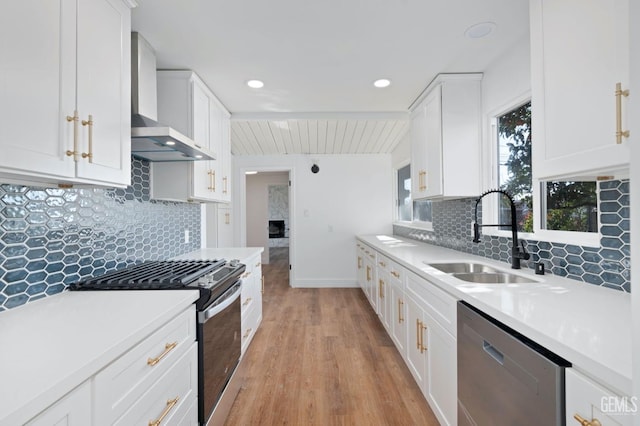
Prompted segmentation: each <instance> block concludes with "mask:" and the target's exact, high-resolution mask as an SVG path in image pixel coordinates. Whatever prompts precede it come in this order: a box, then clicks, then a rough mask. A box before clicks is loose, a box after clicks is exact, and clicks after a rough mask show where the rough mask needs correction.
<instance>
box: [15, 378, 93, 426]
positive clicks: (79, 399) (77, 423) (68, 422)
mask: <svg viewBox="0 0 640 426" xmlns="http://www.w3.org/2000/svg"><path fill="white" fill-rule="evenodd" d="M90 424H91V383H90V382H89V381H87V382H85V383H83V384H82V385H80V386H79V387H77V388H75V389H74V390H72V391H71V392H70V393H69V394H67V395H66V396H65V397H63V398H62V399H60V400H59V401H58V402H56V403H55V404H53V405H52V406H51V407H49V408H47V409H46V410H45V411H44V412H43V413H41V414H39V415H37V416H36V417H35V418H34V419H33V420H31V421H29V422H28V423H27V426H52V425H55V426H86V425H90Z"/></svg>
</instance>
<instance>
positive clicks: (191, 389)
mask: <svg viewBox="0 0 640 426" xmlns="http://www.w3.org/2000/svg"><path fill="white" fill-rule="evenodd" d="M197 388H198V351H197V344H196V343H195V342H193V343H192V344H191V346H190V347H189V349H188V350H187V352H186V353H183V354H182V356H181V357H180V358H179V359H178V360H177V361H176V362H175V363H174V364H173V365H172V366H171V368H170V369H169V370H168V371H167V372H166V373H165V374H163V375H162V376H161V377H160V378H159V379H158V381H157V382H156V383H154V384H153V386H150V387H149V388H148V390H147V389H145V390H147V392H146V393H144V394H143V395H142V397H141V398H140V399H139V400H137V402H136V403H135V404H134V405H133V406H131V408H130V409H129V410H127V412H126V413H125V414H124V415H123V416H122V417H120V418H119V419H118V420H117V421H116V422H115V423H114V425H120V426H128V425H148V424H152V422H154V421H157V420H158V419H159V418H160V417H162V416H163V414H165V413H166V415H165V416H164V418H163V419H162V424H165V425H173V424H175V425H177V424H180V425H182V424H195V423H197V421H198V416H197V412H195V411H194V410H191V412H192V413H195V416H194V417H192V418H191V419H188V421H187V422H185V423H180V422H179V421H178V420H179V419H184V417H185V415H186V414H187V413H188V412H189V410H190V409H191V406H192V405H193V404H194V402H195V400H196V397H197Z"/></svg>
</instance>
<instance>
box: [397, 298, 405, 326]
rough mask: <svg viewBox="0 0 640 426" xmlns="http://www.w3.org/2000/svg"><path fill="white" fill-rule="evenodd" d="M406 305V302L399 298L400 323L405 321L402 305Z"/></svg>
mask: <svg viewBox="0 0 640 426" xmlns="http://www.w3.org/2000/svg"><path fill="white" fill-rule="evenodd" d="M403 305H404V302H403V301H402V299H398V323H399V324H402V322H403V321H404V318H402V306H403Z"/></svg>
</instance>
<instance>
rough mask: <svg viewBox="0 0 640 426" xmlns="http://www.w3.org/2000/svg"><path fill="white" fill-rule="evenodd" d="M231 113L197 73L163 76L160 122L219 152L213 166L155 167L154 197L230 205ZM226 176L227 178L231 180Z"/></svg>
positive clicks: (193, 163) (190, 163) (169, 164)
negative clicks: (228, 126)
mask: <svg viewBox="0 0 640 426" xmlns="http://www.w3.org/2000/svg"><path fill="white" fill-rule="evenodd" d="M229 117H230V115H229V112H228V111H227V110H226V109H225V108H224V106H223V105H222V104H221V103H220V101H218V99H217V98H216V97H215V95H214V94H213V93H212V92H211V91H210V90H209V88H208V87H207V86H206V85H205V84H204V82H203V81H202V80H201V79H200V78H199V77H198V76H197V75H196V74H195V73H194V72H193V71H158V122H160V123H163V124H167V125H170V126H171V127H173V128H175V129H176V130H178V131H179V132H181V133H183V134H184V135H186V136H188V137H189V138H191V139H193V141H194V142H195V144H196V146H198V147H204V148H206V149H208V150H209V151H211V152H213V153H214V155H215V157H216V159H215V160H211V161H177V162H156V163H153V164H152V179H151V187H152V198H154V199H160V200H171V201H218V202H228V201H229V200H230V191H229V181H228V170H229V169H230V166H229V165H227V164H226V162H228V161H229V160H230V154H229V153H228V152H226V151H229V149H230V143H229V142H228V141H225V138H226V139H227V140H228V139H229V137H230V133H229V131H226V132H225V131H224V125H225V120H226V123H227V125H228V121H229ZM225 173H227V174H226V175H225Z"/></svg>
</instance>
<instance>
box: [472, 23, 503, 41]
mask: <svg viewBox="0 0 640 426" xmlns="http://www.w3.org/2000/svg"><path fill="white" fill-rule="evenodd" d="M496 28H497V25H496V24H495V23H494V22H480V23H479V24H475V25H472V26H470V27H469V28H467V29H466V30H465V32H464V36H465V37H467V38H483V37H486V36H488V35H489V34H491V33H492V32H493V31H494V30H495V29H496Z"/></svg>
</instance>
